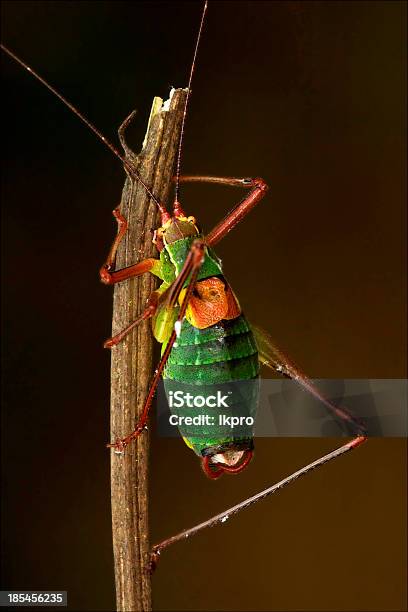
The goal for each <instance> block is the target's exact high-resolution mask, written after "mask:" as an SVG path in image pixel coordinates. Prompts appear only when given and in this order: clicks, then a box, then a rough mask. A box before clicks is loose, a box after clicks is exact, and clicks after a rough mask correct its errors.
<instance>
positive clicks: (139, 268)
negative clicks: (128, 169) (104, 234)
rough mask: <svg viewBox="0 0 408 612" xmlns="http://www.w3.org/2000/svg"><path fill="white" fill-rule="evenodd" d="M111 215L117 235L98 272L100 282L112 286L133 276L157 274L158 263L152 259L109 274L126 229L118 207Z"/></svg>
mask: <svg viewBox="0 0 408 612" xmlns="http://www.w3.org/2000/svg"><path fill="white" fill-rule="evenodd" d="M112 214H113V216H114V217H115V219H116V221H117V223H118V233H117V234H116V237H115V240H114V241H113V244H112V246H111V249H110V251H109V254H108V257H107V258H106V261H105V263H104V264H103V266H102V267H101V269H100V270H99V276H100V279H101V281H102V282H103V283H104V284H105V285H114V284H115V283H119V282H120V281H123V280H127V279H128V278H132V277H133V276H140V275H141V274H144V273H145V272H152V273H153V274H157V273H159V272H160V261H159V260H157V259H154V258H150V259H144V260H143V261H140V262H139V263H137V264H134V265H133V266H129V267H128V268H123V269H122V270H117V271H116V272H111V269H112V266H113V264H114V262H115V257H116V252H117V250H118V247H119V244H120V243H121V242H122V240H123V237H124V235H125V234H126V231H127V227H128V224H127V221H126V219H125V217H123V216H122V215H121V213H120V211H119V206H118V207H117V208H115V209H114V210H113V212H112ZM158 275H160V274H158Z"/></svg>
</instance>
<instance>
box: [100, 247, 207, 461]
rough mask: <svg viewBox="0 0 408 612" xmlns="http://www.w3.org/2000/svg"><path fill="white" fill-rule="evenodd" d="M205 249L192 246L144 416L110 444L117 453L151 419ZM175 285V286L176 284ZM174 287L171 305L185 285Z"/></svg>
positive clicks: (181, 274) (109, 446)
mask: <svg viewBox="0 0 408 612" xmlns="http://www.w3.org/2000/svg"><path fill="white" fill-rule="evenodd" d="M204 248H205V244H204V242H202V241H201V240H195V241H194V242H193V244H192V245H191V250H190V253H189V254H188V256H187V257H186V261H185V262H184V266H183V268H182V270H181V272H180V274H179V276H184V275H185V276H186V277H188V276H189V274H191V277H190V280H189V283H188V285H187V288H186V293H185V296H184V298H183V302H182V304H181V306H180V311H179V314H178V317H177V321H176V323H175V325H174V329H173V331H172V333H171V336H170V338H169V340H168V342H167V346H166V349H165V351H164V353H163V355H162V358H161V359H160V362H159V365H158V366H157V368H156V370H155V373H154V376H153V380H152V382H151V384H150V389H149V393H148V395H147V398H146V401H145V404H144V406H143V410H142V414H141V416H140V419H139V421H138V423H137V425H136V428H135V429H134V431H132V433H130V434H129V435H127V436H125V437H124V438H119V439H117V440H116V442H115V443H114V444H108V445H107V446H108V448H114V449H115V451H116V452H118V453H121V452H123V450H124V449H125V448H126V446H127V445H128V444H129V443H130V442H131V441H132V440H134V439H135V438H137V437H138V436H139V435H140V434H141V433H142V431H143V430H144V429H145V426H146V423H147V420H148V417H149V412H150V408H151V405H152V401H153V398H154V396H155V393H156V389H157V385H158V383H159V380H160V377H161V374H162V372H163V370H164V367H165V365H166V363H167V360H168V358H169V355H170V352H171V349H172V348H173V344H174V342H175V340H176V338H177V335H178V334H179V329H180V325H181V322H182V320H183V319H184V316H185V314H186V310H187V306H188V302H189V300H190V297H191V294H192V292H193V289H194V285H195V282H196V280H197V276H198V273H199V271H200V268H201V265H202V263H203V258H204ZM175 283H177V279H176V281H175ZM175 283H174V284H175ZM172 287H173V285H172V286H171V287H170V288H169V289H168V291H169V293H167V292H166V295H167V296H168V300H169V302H170V303H172V304H175V303H176V302H177V299H178V297H179V295H180V292H181V290H182V288H183V284H181V285H180V284H179V285H178V288H177V291H176V292H172Z"/></svg>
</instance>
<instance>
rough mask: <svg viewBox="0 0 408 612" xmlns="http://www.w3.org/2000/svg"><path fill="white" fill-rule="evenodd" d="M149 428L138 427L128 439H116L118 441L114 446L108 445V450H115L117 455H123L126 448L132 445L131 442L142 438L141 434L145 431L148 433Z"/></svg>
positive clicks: (144, 426)
mask: <svg viewBox="0 0 408 612" xmlns="http://www.w3.org/2000/svg"><path fill="white" fill-rule="evenodd" d="M147 429H148V427H147V425H146V424H145V425H138V426H137V427H136V429H135V431H133V432H132V433H131V434H129V435H128V436H126V438H116V441H115V443H114V444H107V445H106V448H113V449H114V451H115V453H117V454H118V455H121V454H123V452H124V450H125V448H126V447H127V446H128V445H129V444H130V442H132V440H135V439H136V438H138V437H139V436H140V434H141V433H142V432H143V431H145V430H146V431H147Z"/></svg>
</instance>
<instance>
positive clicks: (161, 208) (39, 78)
mask: <svg viewBox="0 0 408 612" xmlns="http://www.w3.org/2000/svg"><path fill="white" fill-rule="evenodd" d="M0 47H1V49H2V50H3V51H4V52H5V53H7V55H9V56H10V57H11V58H12V59H13V60H14V61H16V62H17V63H18V64H20V66H22V67H23V68H24V69H25V70H27V71H28V72H30V73H31V74H32V75H33V77H35V78H36V79H37V81H39V82H40V83H42V84H43V85H44V86H45V87H46V88H47V89H48V90H49V91H50V92H51V93H53V94H54V95H55V96H56V97H57V98H59V99H60V100H61V102H62V103H63V104H65V106H67V107H68V108H69V109H70V110H71V111H72V112H73V113H74V114H75V115H76V116H77V117H78V118H79V119H80V120H81V121H82V122H83V123H84V124H85V125H86V126H87V127H88V128H89V129H90V130H91V131H92V132H93V133H94V134H95V135H96V136H97V138H99V140H101V141H102V142H103V143H104V145H106V146H107V147H108V149H110V150H111V151H112V153H113V154H114V155H115V156H116V157H117V158H118V159H120V161H121V162H122V163H123V165H124V166H125V168H126V170H127V171H128V172H129V174H130V175H131V176H132V177H133V178H134V179H136V180H137V181H138V182H139V183H140V185H142V187H143V188H144V190H145V191H146V193H147V194H148V196H149V197H150V198H151V199H152V200H153V202H155V204H156V205H157V207H158V209H159V211H160V213H161V214H162V215H163V214H165V215H168V212H167V210H166V207H165V206H164V205H163V204H162V203H161V202H160V201H159V200H158V199H157V198H156V196H155V195H154V193H152V191H151V189H150V188H149V187H148V186H147V185H146V183H145V182H144V181H143V179H142V178H141V177H140V175H139V174H138V173H137V172H136V170H135V169H134V168H133V166H132V165H131V164H130V163H129V162H128V161H127V159H126V158H125V157H124V156H123V155H121V154H120V153H119V151H118V149H117V148H116V147H115V146H114V145H113V144H112V143H111V142H110V141H109V140H108V139H107V138H105V136H104V135H103V134H102V132H100V131H99V130H98V129H97V128H96V127H95V126H94V125H93V124H92V123H91V122H90V121H89V120H88V119H87V118H86V117H84V115H83V114H82V113H81V112H80V111H79V110H78V109H77V108H76V107H75V106H74V105H73V104H71V102H69V101H68V100H67V99H66V98H64V96H63V95H61V94H60V93H59V92H58V91H57V90H56V89H54V87H52V85H50V84H49V83H48V82H47V81H46V80H45V79H43V77H42V76H40V75H39V74H38V73H37V72H35V70H33V69H32V68H31V67H30V66H29V65H28V64H26V63H25V62H23V60H21V59H20V58H19V57H18V56H17V55H16V54H15V53H13V51H11V50H10V49H8V48H7V47H6V46H5V45H3V44H0Z"/></svg>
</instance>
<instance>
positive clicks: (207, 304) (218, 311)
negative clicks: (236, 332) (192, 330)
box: [179, 276, 241, 329]
mask: <svg viewBox="0 0 408 612" xmlns="http://www.w3.org/2000/svg"><path fill="white" fill-rule="evenodd" d="M184 294H185V289H184V290H183V291H182V292H181V294H180V296H179V303H180V304H181V302H182V301H183V297H184ZM240 314H241V308H240V306H239V303H238V300H237V298H236V297H235V295H234V293H233V292H232V290H231V288H230V286H229V285H228V283H226V282H223V281H222V280H221V279H220V278H217V277H216V276H212V277H210V278H205V279H204V280H201V281H199V282H198V283H196V285H195V287H194V291H193V294H192V296H191V298H190V301H189V304H188V307H187V311H186V318H187V320H188V322H189V323H190V324H191V325H193V327H196V328H197V329H205V328H206V327H210V326H211V325H215V324H216V323H218V322H219V321H221V320H222V319H235V318H236V317H238V316H239V315H240Z"/></svg>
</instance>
